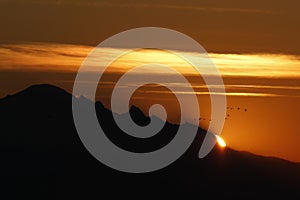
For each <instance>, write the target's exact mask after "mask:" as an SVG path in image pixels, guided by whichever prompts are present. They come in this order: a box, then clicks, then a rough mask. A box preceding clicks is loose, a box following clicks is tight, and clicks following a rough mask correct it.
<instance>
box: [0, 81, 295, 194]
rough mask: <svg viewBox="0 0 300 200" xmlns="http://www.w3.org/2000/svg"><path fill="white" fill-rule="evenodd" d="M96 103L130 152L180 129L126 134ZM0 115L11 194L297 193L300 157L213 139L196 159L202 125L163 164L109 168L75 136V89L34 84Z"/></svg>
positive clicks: (141, 119) (3, 170)
mask: <svg viewBox="0 0 300 200" xmlns="http://www.w3.org/2000/svg"><path fill="white" fill-rule="evenodd" d="M77 100H78V101H80V100H85V101H86V100H87V99H84V98H83V97H81V98H79V99H77ZM95 107H96V110H97V115H98V118H99V119H100V120H99V121H100V123H101V126H102V128H103V129H104V131H105V133H106V135H107V137H108V138H109V139H110V140H111V141H112V142H114V143H115V144H117V145H118V146H120V147H122V148H123V149H127V150H130V151H133V152H148V151H153V150H155V149H159V148H161V147H163V146H164V145H165V144H167V143H168V142H169V141H171V140H172V138H173V137H174V136H175V135H176V131H177V129H178V126H177V125H174V124H170V123H166V124H165V126H164V128H163V129H162V131H161V132H160V133H158V134H157V135H155V136H153V137H151V138H147V139H139V138H135V137H131V136H129V135H127V134H125V133H123V132H122V131H121V130H120V129H119V128H118V127H117V126H116V124H115V122H114V120H113V118H112V113H111V111H110V110H108V109H106V108H105V107H104V106H103V105H102V104H101V103H100V102H97V103H96V104H95ZM129 112H130V115H131V117H132V118H133V119H134V121H135V122H136V123H138V124H141V125H146V124H147V123H149V120H150V119H149V117H147V116H145V115H144V113H143V112H142V111H141V110H140V109H139V108H137V107H135V106H133V107H131V109H130V111H129ZM120 117H122V116H121V115H120ZM0 122H1V133H0V147H1V152H0V155H1V157H0V159H1V165H0V182H1V185H0V188H1V189H2V190H1V191H3V193H2V196H5V195H7V196H8V197H10V199H13V198H14V197H17V196H22V197H24V196H27V195H30V196H31V197H32V196H36V197H39V198H41V199H55V198H57V199H66V198H68V199H70V198H78V197H82V198H84V199H89V198H92V197H93V198H105V195H111V198H112V197H116V196H119V195H121V196H122V198H145V197H147V198H149V197H153V198H162V197H164V196H166V197H168V198H171V197H177V198H179V197H180V196H179V195H184V197H185V198H189V197H191V196H196V197H197V198H198V197H199V198H202V197H204V196H206V197H207V196H210V197H211V198H215V197H224V196H227V197H255V198H260V197H262V196H266V197H280V196H282V197H288V196H290V195H295V197H296V196H297V197H298V198H299V197H300V164H299V163H293V162H289V161H286V160H282V159H278V158H270V157H263V156H258V155H254V154H251V153H247V152H238V151H235V150H232V149H230V148H228V147H226V148H225V149H221V148H219V147H218V146H216V147H215V148H214V149H213V151H212V152H211V153H210V154H209V155H208V156H207V157H205V158H204V159H199V158H198V151H199V148H200V146H201V143H202V141H203V138H204V136H205V131H204V130H202V129H200V128H199V130H198V134H197V136H196V139H195V140H194V142H193V144H192V145H191V147H190V148H189V149H188V151H187V152H186V153H185V154H184V155H183V156H182V157H181V158H179V159H178V160H177V161H176V162H174V163H172V164H171V165H170V166H168V167H166V168H164V169H161V170H159V171H155V172H151V173H145V174H129V173H123V172H119V171H116V170H113V169H111V168H109V167H106V166H105V165H103V164H101V163H100V162H98V161H97V160H96V159H95V158H93V156H92V155H90V154H89V153H88V152H87V150H86V149H85V147H84V146H83V144H82V143H81V141H80V139H79V136H78V135H77V132H76V129H75V126H74V122H73V117H72V95H71V94H69V93H67V92H66V91H64V90H62V89H60V88H58V87H55V86H52V85H34V86H31V87H29V88H27V89H25V90H24V91H21V92H19V93H17V94H14V95H8V96H7V97H5V98H3V99H0Z"/></svg>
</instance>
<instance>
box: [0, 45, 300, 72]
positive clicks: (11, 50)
mask: <svg viewBox="0 0 300 200" xmlns="http://www.w3.org/2000/svg"><path fill="white" fill-rule="evenodd" d="M92 49H93V47H91V46H83V45H69V44H52V43H50V44H48V43H32V44H7V45H0V60H1V62H0V70H2V71H3V70H8V71H14V70H22V71H31V70H35V71H36V70H37V71H56V70H57V71H59V72H61V71H77V70H78V68H79V66H80V64H81V63H82V62H83V60H84V59H85V57H86V56H87V55H88V53H89V52H90V51H91V50H92ZM100 51H101V52H104V53H105V54H112V53H113V52H116V51H120V50H118V49H115V48H103V49H100ZM184 54H185V55H186V56H187V57H188V58H189V59H190V58H191V59H193V57H194V56H195V54H194V53H192V52H190V53H188V52H185V53H184ZM209 56H210V57H211V59H212V60H213V62H214V63H215V65H216V66H217V68H218V69H219V71H220V72H221V74H222V75H223V76H237V75H238V76H253V77H275V78H276V77H300V67H299V66H300V57H297V56H292V55H281V54H216V53H210V54H209ZM101 59H105V58H95V67H96V68H95V70H96V69H97V67H101V66H102V65H101ZM203 59H206V58H205V57H204V58H203ZM102 61H103V60H102ZM147 63H159V64H163V65H167V66H171V67H174V68H175V69H176V70H179V71H180V72H182V73H185V74H194V73H195V71H194V69H193V68H192V67H191V66H190V65H189V64H188V63H187V62H186V61H185V60H183V59H182V58H181V57H178V56H177V55H175V54H172V53H171V52H167V51H162V50H151V49H146V50H137V51H133V52H129V53H128V54H125V55H122V56H121V57H120V58H119V59H118V60H116V61H115V62H114V63H113V64H112V67H114V68H115V69H116V70H122V71H123V70H125V71H126V69H128V67H132V66H138V65H140V64H147ZM204 67H205V66H204ZM148 72H149V73H157V72H156V71H155V70H153V69H149V71H148ZM158 73H159V72H158Z"/></svg>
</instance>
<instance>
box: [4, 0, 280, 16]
mask: <svg viewBox="0 0 300 200" xmlns="http://www.w3.org/2000/svg"><path fill="white" fill-rule="evenodd" d="M1 2H10V3H12V2H15V3H27V4H28V3H32V4H46V5H47V4H51V5H73V6H94V7H95V6H99V7H119V8H134V9H136V8H137V9H149V8H154V9H176V10H187V11H200V12H219V13H253V14H278V12H275V11H273V10H267V9H255V8H238V7H212V6H210V7H209V6H201V2H197V3H196V4H195V5H193V6H187V5H182V4H178V3H177V2H176V1H173V2H172V3H167V4H166V3H165V2H163V1H161V2H151V3H145V2H138V1H136V2H132V1H129V2H128V1H127V2H122V1H118V2H114V1H95V0H77V1H69V0H56V1H53V0H45V1H39V0H27V1H24V0H0V3H1Z"/></svg>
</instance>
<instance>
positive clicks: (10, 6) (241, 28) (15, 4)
mask: <svg viewBox="0 0 300 200" xmlns="http://www.w3.org/2000/svg"><path fill="white" fill-rule="evenodd" d="M299 4H300V3H299V2H298V1H295V0H287V1H283V0H273V1H270V0H266V1H258V0H252V1H250V0H246V1H237V0H234V1H233V0H230V1H221V0H217V1H216V0H210V1H196V0H188V1H178V0H172V1H171V0H165V1H162V0H154V1H145V0H139V1H137V0H136V1H116V0H112V1H97V0H87V1H83V0H74V1H72V0H61V1H59V0H57V1H50V0H45V1H36V0H9V1H8V0H0V5H1V6H0V19H1V20H0V27H2V28H1V31H0V97H4V96H6V95H7V94H12V93H15V92H17V91H20V90H22V89H24V88H26V87H28V86H30V85H32V84H37V83H50V84H55V85H57V86H60V87H62V88H64V89H66V90H68V91H69V92H71V91H72V87H73V82H74V78H75V76H76V72H77V70H78V69H79V67H80V65H81V63H82V62H83V60H84V59H85V57H86V56H87V55H88V53H89V52H90V51H91V50H92V49H93V48H94V47H95V46H96V45H97V44H98V43H100V42H101V41H103V40H104V39H106V38H108V37H110V36H112V35H114V34H117V33H119V32H120V31H125V30H127V29H130V28H137V27H145V26H158V27H165V28H170V29H174V30H177V31H180V32H182V33H184V34H187V35H188V36H190V37H192V38H194V39H195V40H196V41H198V42H199V43H200V44H201V45H202V46H203V47H204V48H205V49H206V50H207V51H208V53H209V56H210V57H211V58H212V60H213V62H214V63H215V65H216V66H217V68H218V69H219V71H220V72H221V74H222V77H223V80H224V83H225V88H226V96H227V103H228V105H227V106H228V109H227V114H228V115H229V116H227V118H228V119H226V122H225V126H224V130H223V132H222V135H221V136H222V137H223V138H224V139H225V141H226V143H227V145H228V146H230V147H232V148H234V149H237V150H243V151H250V152H252V153H256V154H261V155H267V156H277V157H280V158H284V159H288V160H292V161H297V162H300V156H299V155H300V154H299V152H300V148H299V145H298V143H299V141H300V135H299V134H300V127H299V126H297V123H298V121H299V120H298V119H300V103H299V100H300V40H299V38H298V37H299V35H300V26H299V25H300V13H299V12H298V8H299ZM174 45H176V41H175V42H174ZM102 51H103V52H104V53H106V54H110V53H112V52H115V51H119V49H118V47H114V48H112V47H107V48H103V49H102ZM188 54H189V55H190V56H191V57H193V56H194V53H193V52H189V53H188ZM103 59H105V58H103ZM153 59H156V60H159V61H160V62H161V63H163V64H166V65H170V66H172V67H174V68H175V69H176V70H179V71H180V72H181V73H183V74H184V75H185V76H186V77H188V80H189V81H190V82H191V84H192V86H193V88H194V90H195V92H196V94H197V97H198V100H199V102H200V110H201V118H202V120H200V121H199V123H200V126H201V127H203V128H206V127H207V126H208V124H209V119H210V111H209V109H208V108H209V107H210V106H209V105H210V101H209V98H208V90H207V87H206V85H205V84H204V82H203V80H202V79H201V78H198V76H196V75H195V72H194V71H193V69H191V68H190V67H188V66H187V65H186V63H185V62H183V61H182V60H180V59H178V58H176V57H174V55H172V54H169V53H167V52H163V51H157V50H141V51H136V52H132V53H130V54H128V55H125V56H123V57H121V58H119V59H118V60H117V61H116V62H114V63H113V64H112V65H111V67H110V70H109V71H108V72H107V75H106V76H105V77H104V78H103V80H102V83H103V86H102V88H100V90H99V91H98V93H97V100H101V101H102V102H104V104H105V105H106V106H109V105H110V101H109V98H108V97H109V96H110V95H109V94H110V92H111V90H112V88H113V86H114V83H115V81H117V78H118V77H120V76H121V74H122V73H125V72H126V71H127V70H128V69H130V68H131V67H133V66H135V65H139V64H142V63H151V62H152V61H153ZM95 66H96V67H97V66H101V63H96V64H95ZM145 75H146V76H160V77H161V78H164V79H167V76H168V75H166V74H160V73H159V71H155V70H153V69H149V71H146V72H144V73H143V74H135V75H134V76H137V77H142V76H145ZM170 84H173V85H176V87H177V88H178V90H179V91H180V90H182V91H184V86H183V85H180V84H178V83H170ZM128 87H130V86H128ZM213 87H215V88H218V87H219V86H218V85H214V86H213ZM182 94H183V95H190V94H186V93H182ZM213 95H224V94H222V93H216V94H213ZM150 97H151V98H150ZM145 99H146V100H147V101H146V100H145ZM149 99H150V100H149ZM156 101H159V102H161V103H162V104H163V105H165V106H166V108H167V110H168V111H169V112H170V116H168V117H169V118H168V119H169V120H170V121H176V120H177V119H178V112H177V110H176V109H174V106H176V101H175V100H174V96H173V95H172V94H170V92H169V91H167V90H165V89H164V88H162V87H157V86H153V85H152V86H151V85H148V86H146V87H144V88H141V90H140V91H138V92H137V93H135V96H134V97H133V100H132V102H131V103H132V104H135V105H137V106H139V107H141V108H142V109H143V110H144V111H145V112H147V109H148V108H149V106H150V105H151V103H154V102H156ZM245 109H247V111H245ZM204 118H205V120H203V119H204ZM191 123H195V122H191ZM197 123H198V122H197Z"/></svg>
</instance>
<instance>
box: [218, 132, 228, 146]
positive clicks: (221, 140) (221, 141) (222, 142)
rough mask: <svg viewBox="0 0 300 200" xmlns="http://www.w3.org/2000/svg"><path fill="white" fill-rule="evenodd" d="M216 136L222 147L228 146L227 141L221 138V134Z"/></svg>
mask: <svg viewBox="0 0 300 200" xmlns="http://www.w3.org/2000/svg"><path fill="white" fill-rule="evenodd" d="M216 138H217V142H218V144H219V146H220V147H226V143H225V141H224V140H223V138H221V137H220V136H218V135H216Z"/></svg>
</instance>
